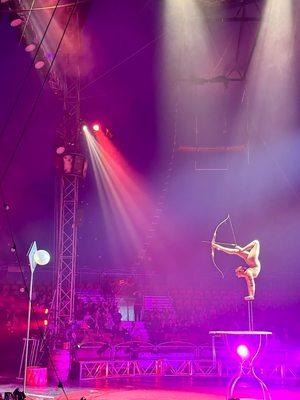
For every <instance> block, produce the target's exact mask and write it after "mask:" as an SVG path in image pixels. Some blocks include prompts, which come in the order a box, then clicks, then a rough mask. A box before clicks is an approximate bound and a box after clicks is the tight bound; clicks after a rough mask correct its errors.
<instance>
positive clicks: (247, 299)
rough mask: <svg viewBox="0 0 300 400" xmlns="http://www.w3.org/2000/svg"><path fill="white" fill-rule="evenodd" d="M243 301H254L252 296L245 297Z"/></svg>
mask: <svg viewBox="0 0 300 400" xmlns="http://www.w3.org/2000/svg"><path fill="white" fill-rule="evenodd" d="M244 299H245V300H246V301H251V300H254V296H246V297H244Z"/></svg>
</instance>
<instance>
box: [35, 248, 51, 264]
mask: <svg viewBox="0 0 300 400" xmlns="http://www.w3.org/2000/svg"><path fill="white" fill-rule="evenodd" d="M33 259H34V261H35V262H36V263H37V264H38V265H47V264H48V263H49V261H50V254H49V253H48V251H46V250H37V251H36V252H35V253H34V256H33Z"/></svg>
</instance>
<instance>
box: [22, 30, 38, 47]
mask: <svg viewBox="0 0 300 400" xmlns="http://www.w3.org/2000/svg"><path fill="white" fill-rule="evenodd" d="M22 36H23V40H24V42H25V51H27V53H31V52H32V51H34V50H35V49H36V43H37V39H36V36H35V33H34V31H33V30H32V28H31V27H30V26H28V27H27V28H26V31H25V32H23V33H22Z"/></svg>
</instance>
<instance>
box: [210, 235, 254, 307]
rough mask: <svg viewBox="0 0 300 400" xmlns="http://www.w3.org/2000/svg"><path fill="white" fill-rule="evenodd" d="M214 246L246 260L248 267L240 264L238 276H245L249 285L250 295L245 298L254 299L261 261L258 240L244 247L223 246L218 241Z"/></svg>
mask: <svg viewBox="0 0 300 400" xmlns="http://www.w3.org/2000/svg"><path fill="white" fill-rule="evenodd" d="M212 247H214V248H215V249H217V250H221V251H224V253H227V254H233V255H236V256H239V257H241V258H242V259H243V260H245V262H246V264H247V265H248V266H247V267H243V266H239V267H238V268H237V269H236V270H235V273H236V276H237V277H238V278H245V279H246V282H247V287H248V296H246V297H245V300H254V295H255V282H254V279H255V278H256V277H257V276H258V275H259V273H260V268H261V266H260V261H259V250H260V244H259V241H258V240H253V242H251V243H249V244H247V245H246V246H244V247H240V246H235V248H228V247H225V246H221V245H219V244H218V243H214V242H213V243H212Z"/></svg>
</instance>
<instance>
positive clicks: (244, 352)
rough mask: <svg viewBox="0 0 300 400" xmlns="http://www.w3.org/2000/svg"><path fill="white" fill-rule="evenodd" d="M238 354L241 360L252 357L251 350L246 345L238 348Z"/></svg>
mask: <svg viewBox="0 0 300 400" xmlns="http://www.w3.org/2000/svg"><path fill="white" fill-rule="evenodd" d="M236 352H237V354H238V355H239V356H240V357H241V358H248V357H249V355H250V352H249V349H248V347H247V346H246V345H245V344H240V345H239V346H238V347H237V349H236Z"/></svg>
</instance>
